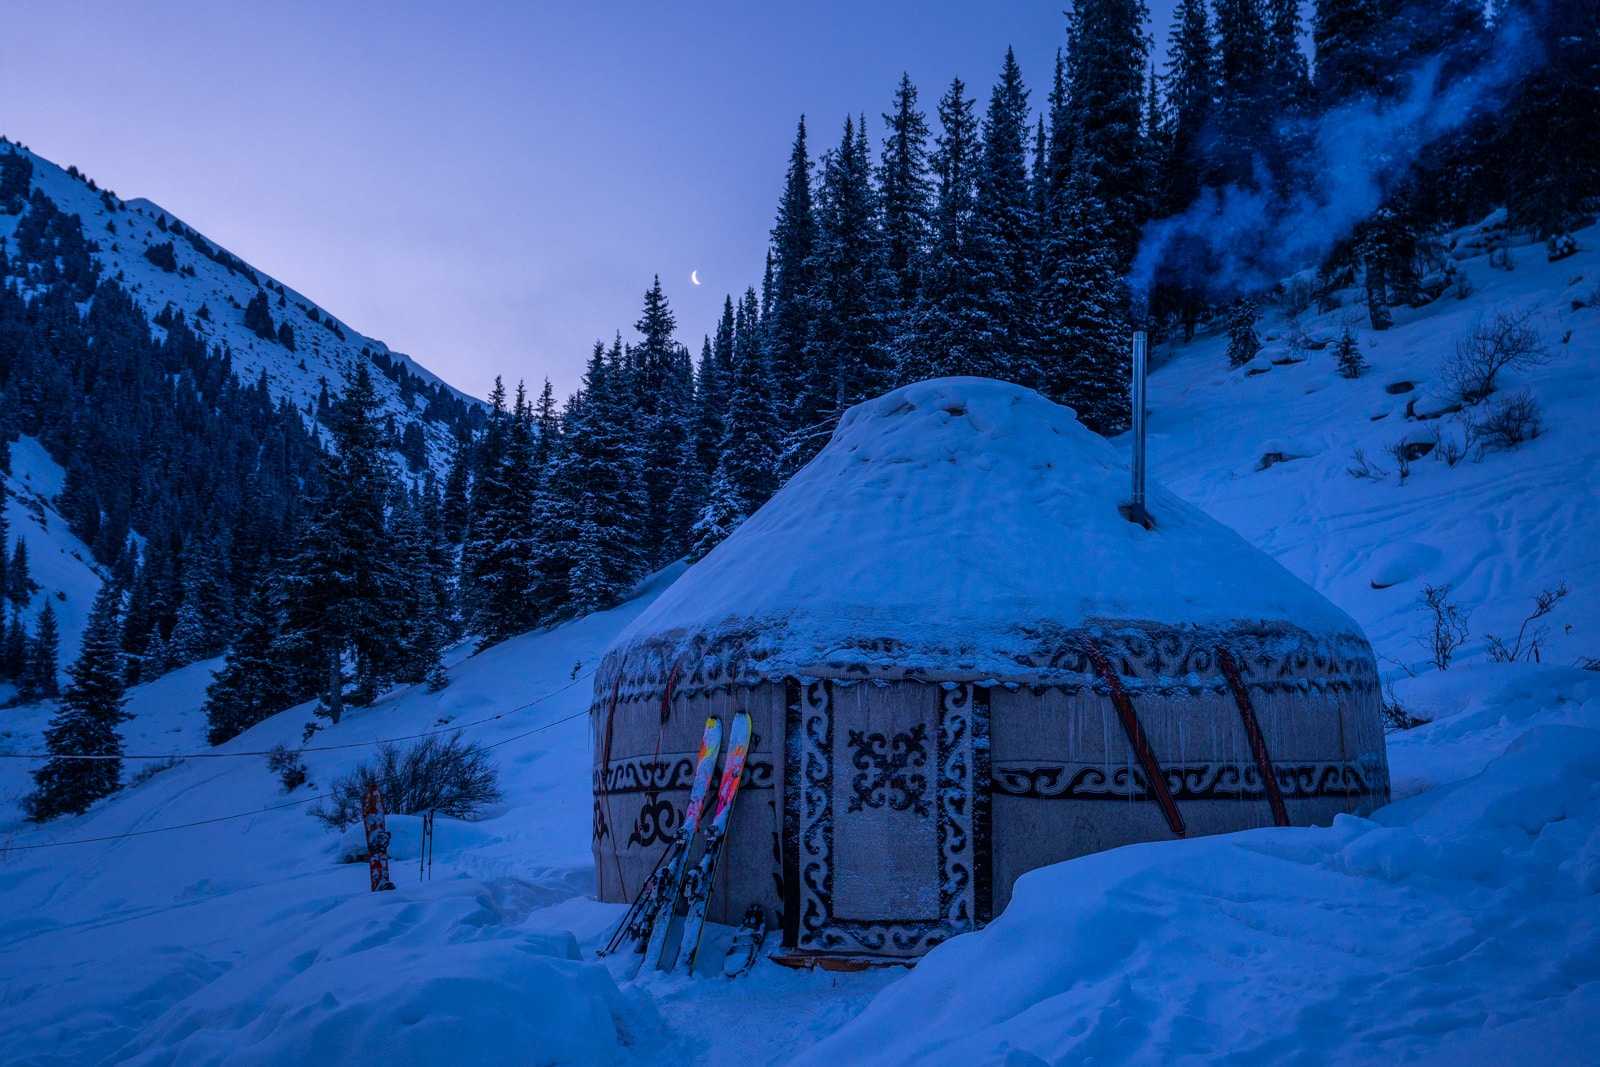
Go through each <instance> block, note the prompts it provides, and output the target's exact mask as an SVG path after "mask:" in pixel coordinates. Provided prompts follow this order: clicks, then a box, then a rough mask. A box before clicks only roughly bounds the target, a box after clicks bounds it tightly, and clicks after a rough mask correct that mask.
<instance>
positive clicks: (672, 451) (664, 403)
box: [631, 276, 694, 569]
mask: <svg viewBox="0 0 1600 1067" xmlns="http://www.w3.org/2000/svg"><path fill="white" fill-rule="evenodd" d="M676 328H677V320H676V319H675V318H674V317H673V314H672V309H671V308H670V307H669V306H668V304H667V298H666V295H665V294H664V293H663V292H662V291H661V278H660V277H659V276H658V277H657V278H656V279H655V282H654V284H652V285H651V287H650V288H649V290H647V291H646V292H645V294H644V311H643V312H642V313H641V314H640V316H639V320H638V321H637V322H635V323H634V329H636V330H638V331H639V335H640V337H641V338H642V340H641V341H640V342H639V344H637V345H635V346H634V347H633V348H632V349H631V355H632V357H633V362H634V365H635V367H636V370H635V372H634V374H633V388H634V392H635V395H636V397H637V406H636V407H635V409H634V415H635V419H636V421H637V422H638V430H639V438H640V439H639V449H640V464H641V469H642V475H643V478H644V486H643V488H644V494H645V513H644V515H643V526H642V529H643V532H644V552H645V560H646V564H647V566H648V567H650V568H652V569H653V568H656V567H660V566H662V565H663V564H665V563H667V562H668V561H670V560H672V559H675V558H677V557H678V556H680V555H682V554H683V552H684V551H685V550H686V549H687V547H688V546H687V544H686V543H685V540H686V538H687V535H688V529H689V525H690V523H691V522H692V521H693V516H692V515H690V514H687V513H685V512H684V511H683V510H682V508H683V501H682V499H681V498H680V497H677V496H676V492H677V489H678V483H679V481H680V480H681V475H682V466H683V457H684V448H685V446H686V445H687V443H688V440H689V424H690V420H691V418H692V414H693V403H694V380H693V372H692V370H691V367H690V363H689V357H688V353H687V352H686V351H685V350H684V348H683V346H682V345H680V344H678V342H677V341H676V340H675V339H674V337H673V331H674V330H675V329H676Z"/></svg>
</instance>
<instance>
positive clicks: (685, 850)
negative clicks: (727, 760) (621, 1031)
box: [600, 719, 722, 955]
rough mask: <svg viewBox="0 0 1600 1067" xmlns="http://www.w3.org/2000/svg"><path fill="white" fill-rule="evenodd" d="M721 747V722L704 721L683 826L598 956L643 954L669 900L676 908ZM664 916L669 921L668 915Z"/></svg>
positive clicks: (684, 810)
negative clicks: (626, 951)
mask: <svg viewBox="0 0 1600 1067" xmlns="http://www.w3.org/2000/svg"><path fill="white" fill-rule="evenodd" d="M721 748H722V723H721V722H720V721H718V720H717V719H707V720H706V728H705V732H704V733H703V734H701V736H700V756H699V758H698V759H697V760H696V762H695V768H694V784H693V785H692V786H691V787H690V789H689V803H688V804H687V805H686V806H685V807H684V809H683V825H681V826H679V827H678V832H677V834H675V835H674V836H673V839H672V843H671V844H670V845H668V846H667V850H666V852H665V853H663V855H662V857H661V862H660V863H659V864H657V865H656V869H655V872H654V873H653V874H651V875H650V877H649V878H648V879H646V880H645V883H644V888H642V889H640V890H639V895H638V896H637V897H635V898H634V900H633V906H632V907H631V908H629V909H628V913H627V914H626V915H624V916H623V917H622V923H621V924H620V925H619V926H618V927H617V930H616V933H614V934H612V935H611V940H610V942H609V943H608V944H607V945H606V947H605V950H604V951H603V952H602V953H600V954H601V955H608V954H610V953H612V952H616V951H618V950H619V949H620V948H621V947H622V946H623V945H625V944H626V945H631V946H632V948H633V950H634V951H635V952H643V951H644V950H645V948H646V947H647V946H648V944H649V942H650V940H651V935H652V934H653V933H654V931H655V924H656V922H657V918H658V916H659V914H660V912H661V909H662V908H663V907H664V906H666V905H667V903H668V901H669V899H670V904H671V907H672V908H674V909H675V908H676V907H677V906H678V894H679V892H680V891H681V890H682V888H683V869H684V867H685V866H686V865H687V863H688V859H689V846H690V844H692V843H693V841H694V835H695V831H696V829H698V828H699V825H700V816H701V813H702V812H703V811H705V805H706V797H707V796H709V795H710V793H711V775H712V774H713V773H714V772H715V770H716V766H717V753H718V751H720V750H721ZM666 914H667V920H668V921H669V922H670V921H671V918H672V912H671V911H668V912H667V913H666ZM663 925H664V924H663Z"/></svg>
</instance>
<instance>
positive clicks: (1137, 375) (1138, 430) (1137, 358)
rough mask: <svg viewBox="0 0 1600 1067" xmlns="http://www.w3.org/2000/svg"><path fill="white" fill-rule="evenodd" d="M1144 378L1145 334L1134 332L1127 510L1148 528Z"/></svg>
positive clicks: (1137, 521) (1133, 519)
mask: <svg viewBox="0 0 1600 1067" xmlns="http://www.w3.org/2000/svg"><path fill="white" fill-rule="evenodd" d="M1144 377H1145V333H1144V331H1143V330H1135V331H1134V334H1133V382H1132V384H1131V387H1130V388H1131V391H1132V394H1133V395H1132V397H1131V399H1132V401H1133V504H1132V506H1131V507H1130V508H1129V509H1128V518H1129V519H1130V520H1131V521H1133V522H1136V523H1138V524H1139V525H1140V526H1143V527H1146V528H1148V527H1149V526H1150V513H1149V512H1148V511H1146V510H1145V507H1144Z"/></svg>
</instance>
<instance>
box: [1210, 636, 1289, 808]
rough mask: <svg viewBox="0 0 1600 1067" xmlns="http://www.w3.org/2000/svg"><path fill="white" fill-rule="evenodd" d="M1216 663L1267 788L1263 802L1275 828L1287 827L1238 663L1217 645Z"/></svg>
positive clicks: (1264, 741) (1280, 793)
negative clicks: (1268, 809) (1267, 805)
mask: <svg viewBox="0 0 1600 1067" xmlns="http://www.w3.org/2000/svg"><path fill="white" fill-rule="evenodd" d="M1217 663H1218V664H1220V665H1221V667H1222V676H1223V677H1224V678H1226V679H1227V680H1228V688H1229V689H1232V690H1233V702H1234V703H1235V704H1237V705H1239V718H1241V719H1242V720H1244V734H1245V737H1247V738H1249V740H1250V752H1251V754H1252V755H1254V756H1255V758H1256V770H1258V771H1259V772H1261V781H1262V782H1263V783H1264V784H1265V785H1266V787H1267V803H1268V804H1269V805H1271V807H1272V821H1273V822H1274V823H1276V824H1277V825H1279V826H1288V825H1289V811H1288V809H1287V808H1286V807H1284V804H1283V790H1281V789H1279V788H1278V775H1277V772H1276V771H1274V770H1273V769H1272V754H1271V753H1270V752H1268V751H1267V739H1266V738H1265V737H1264V736H1262V733H1261V724H1260V723H1259V722H1257V721H1256V713H1255V709H1254V708H1252V707H1251V706H1250V693H1249V692H1248V691H1247V690H1246V689H1245V687H1244V679H1243V678H1241V677H1240V676H1239V664H1238V663H1237V662H1236V661H1235V660H1234V658H1233V654H1232V653H1231V652H1229V651H1228V650H1227V648H1226V647H1224V646H1222V645H1218V646H1217Z"/></svg>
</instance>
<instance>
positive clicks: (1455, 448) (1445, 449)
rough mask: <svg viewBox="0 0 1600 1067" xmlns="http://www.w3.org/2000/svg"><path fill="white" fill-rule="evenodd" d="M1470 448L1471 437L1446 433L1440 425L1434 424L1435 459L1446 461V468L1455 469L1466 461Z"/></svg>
mask: <svg viewBox="0 0 1600 1067" xmlns="http://www.w3.org/2000/svg"><path fill="white" fill-rule="evenodd" d="M1470 447H1471V439H1470V436H1469V435H1467V434H1463V435H1462V436H1461V437H1457V436H1456V435H1455V433H1454V432H1453V431H1452V432H1450V433H1446V432H1445V431H1444V429H1443V428H1442V427H1441V426H1440V425H1439V423H1437V422H1436V423H1434V424H1433V458H1434V459H1442V460H1444V465H1445V466H1446V467H1454V466H1455V465H1456V464H1457V463H1460V462H1461V461H1462V460H1463V459H1465V458H1466V456H1467V450H1468V449H1469V448H1470Z"/></svg>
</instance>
